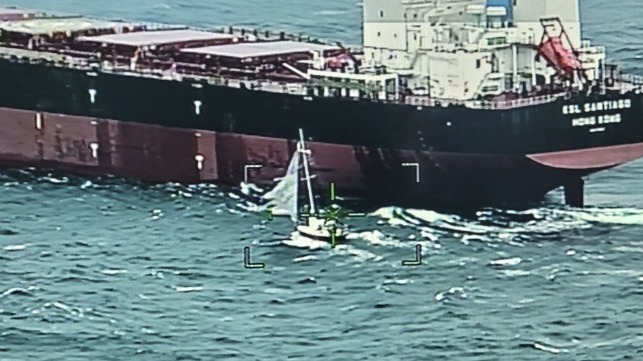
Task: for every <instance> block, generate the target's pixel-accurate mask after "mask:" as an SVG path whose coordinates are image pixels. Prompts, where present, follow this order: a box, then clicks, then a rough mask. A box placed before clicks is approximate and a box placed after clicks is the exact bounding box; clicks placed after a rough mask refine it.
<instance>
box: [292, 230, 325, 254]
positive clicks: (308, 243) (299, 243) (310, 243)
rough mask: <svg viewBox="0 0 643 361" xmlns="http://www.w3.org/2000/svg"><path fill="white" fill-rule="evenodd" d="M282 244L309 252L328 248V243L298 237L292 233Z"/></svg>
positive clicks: (296, 233) (297, 234)
mask: <svg viewBox="0 0 643 361" xmlns="http://www.w3.org/2000/svg"><path fill="white" fill-rule="evenodd" d="M283 244H285V245H287V246H291V247H296V248H308V249H310V250H315V249H326V248H330V243H328V242H323V241H317V240H314V239H310V238H307V237H304V236H302V235H300V234H299V232H293V233H292V234H291V235H290V239H286V240H284V241H283Z"/></svg>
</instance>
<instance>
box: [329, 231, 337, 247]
mask: <svg viewBox="0 0 643 361" xmlns="http://www.w3.org/2000/svg"><path fill="white" fill-rule="evenodd" d="M336 237H337V227H333V228H332V229H331V230H330V248H335V246H337V239H336Z"/></svg>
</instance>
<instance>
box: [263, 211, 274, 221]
mask: <svg viewBox="0 0 643 361" xmlns="http://www.w3.org/2000/svg"><path fill="white" fill-rule="evenodd" d="M264 216H265V217H266V219H267V220H269V221H272V220H273V214H272V209H266V211H265V212H264Z"/></svg>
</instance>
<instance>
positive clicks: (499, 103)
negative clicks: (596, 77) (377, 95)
mask: <svg viewBox="0 0 643 361" xmlns="http://www.w3.org/2000/svg"><path fill="white" fill-rule="evenodd" d="M566 96H568V94H567V93H556V94H546V95H540V96H534V97H527V98H518V99H511V100H454V99H439V98H429V97H427V96H408V97H406V99H405V103H406V104H409V105H415V106H421V107H440V106H442V107H447V106H454V105H455V106H464V107H467V108H472V109H488V110H496V109H513V108H520V107H527V106H532V105H540V104H547V103H552V102H554V101H556V100H558V99H561V98H564V97H566Z"/></svg>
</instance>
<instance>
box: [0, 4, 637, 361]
mask: <svg viewBox="0 0 643 361" xmlns="http://www.w3.org/2000/svg"><path fill="white" fill-rule="evenodd" d="M5 4H12V5H20V6H23V7H29V8H42V9H49V10H57V11H62V12H79V13H86V14H90V15H94V16H100V17H107V18H115V17H119V18H126V19H134V20H146V21H158V22H170V23H189V24H193V25H197V26H214V25H221V24H229V23H232V24H240V25H247V26H257V27H270V28H273V29H287V30H291V31H293V32H299V31H303V32H306V33H310V34H315V35H318V36H321V37H327V38H334V39H340V40H342V41H344V42H346V43H359V37H360V23H359V18H360V8H359V7H358V4H357V3H356V1H355V0H327V1H309V2H302V1H297V0H282V1H263V0H253V1H250V0H236V1H224V0H215V1H209V2H197V1H194V0H183V1H170V0H166V1H165V2H163V3H161V2H159V1H158V0H139V1H137V2H131V1H123V0H114V1H111V2H98V1H95V2H88V1H80V0H61V1H56V2H52V1H44V0H21V1H19V2H18V1H14V2H13V3H12V2H11V1H8V0H7V1H5ZM582 11H583V22H584V26H585V30H586V33H585V35H586V37H588V38H591V39H593V40H594V41H595V42H598V43H601V44H604V45H605V46H606V47H607V49H608V51H609V53H610V54H611V56H612V58H614V59H615V60H617V61H618V62H620V63H621V64H623V65H624V66H625V67H626V68H627V69H629V70H630V71H633V72H636V73H638V74H643V59H642V58H643V40H642V39H643V37H641V35H642V34H643V23H641V20H640V17H641V16H643V2H641V1H639V0H624V1H620V2H606V1H599V0H583V1H582ZM642 186H643V162H634V163H632V164H629V165H626V166H623V167H619V168H617V169H614V170H611V171H607V172H603V173H599V174H597V175H594V176H592V177H590V178H589V180H588V184H587V193H588V197H587V202H588V205H589V206H588V207H587V208H586V209H582V210H579V209H570V208H567V207H564V206H562V205H560V202H559V201H560V197H561V194H560V192H554V193H552V194H551V195H550V196H549V197H547V199H545V200H543V202H542V204H540V205H538V206H537V207H535V208H533V209H528V210H521V211H516V210H508V209H480V210H479V211H478V212H477V213H476V214H474V215H467V216H462V215H455V214H445V213H437V212H434V211H431V210H423V209H404V208H401V207H398V206H396V205H395V204H391V205H390V206H389V207H384V208H380V209H377V210H372V213H371V214H370V215H369V216H367V217H365V218H359V219H353V220H351V221H350V222H349V223H350V228H351V233H350V235H349V240H348V241H347V242H345V243H343V244H341V245H339V246H338V247H337V248H335V249H329V248H328V247H324V246H323V245H321V244H318V243H313V242H305V241H303V240H297V239H295V240H294V242H292V240H291V242H290V243H291V245H285V244H284V243H283V241H284V240H288V239H290V238H291V237H290V231H291V225H290V224H289V223H288V222H287V221H286V220H283V219H275V220H273V221H268V220H267V219H265V218H264V217H263V216H262V215H261V214H258V213H255V212H251V211H248V210H246V209H245V207H244V206H243V205H244V201H243V198H242V194H241V190H240V189H239V188H224V187H216V186H212V185H199V186H191V187H186V186H181V185H176V184H165V185H154V186H150V185H144V184H139V183H136V182H131V181H125V180H120V179H109V178H108V179H88V178H82V177H74V176H70V175H64V174H47V173H42V172H38V171H16V170H2V171H0V192H1V193H0V194H1V195H0V202H1V203H0V360H3V361H4V360H265V359H274V360H313V359H319V360H433V359H449V360H643V317H642V316H643V238H642V235H643V192H641V189H642ZM338 192H339V193H340V194H341V189H340V190H338ZM293 243H294V244H293ZM418 244H419V245H421V246H422V256H423V262H422V264H421V265H420V266H415V267H409V266H403V265H402V261H403V260H411V259H414V257H415V250H416V245H418ZM244 247H249V249H250V252H251V258H252V261H253V262H261V263H264V264H265V268H263V269H247V268H245V267H244V264H243V257H244V254H243V248H244Z"/></svg>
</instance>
